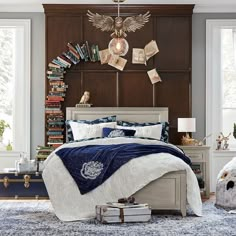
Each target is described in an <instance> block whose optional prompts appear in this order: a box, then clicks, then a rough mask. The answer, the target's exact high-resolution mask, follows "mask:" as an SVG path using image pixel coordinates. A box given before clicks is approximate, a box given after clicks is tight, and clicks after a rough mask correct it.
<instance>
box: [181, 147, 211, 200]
mask: <svg viewBox="0 0 236 236" xmlns="http://www.w3.org/2000/svg"><path fill="white" fill-rule="evenodd" d="M179 148H181V149H182V150H183V151H184V152H185V154H186V155H187V156H188V157H189V158H190V159H191V161H192V169H193V172H194V173H195V174H196V176H197V178H198V182H199V187H200V189H201V192H202V193H203V196H205V197H207V198H209V195H210V176H209V170H210V169H209V152H210V147H209V146H179Z"/></svg>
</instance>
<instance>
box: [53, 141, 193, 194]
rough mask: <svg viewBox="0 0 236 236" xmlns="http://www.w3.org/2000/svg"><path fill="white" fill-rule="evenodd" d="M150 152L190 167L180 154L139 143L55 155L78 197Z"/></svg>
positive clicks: (78, 148) (174, 149) (72, 149)
mask: <svg viewBox="0 0 236 236" xmlns="http://www.w3.org/2000/svg"><path fill="white" fill-rule="evenodd" d="M154 153H169V154H172V155H174V156H176V157H178V158H180V159H181V160H183V161H184V162H186V163H187V164H191V161H190V159H189V158H188V157H187V156H186V155H185V154H184V153H183V152H182V151H180V150H178V149H176V148H173V147H170V146H166V145H147V144H139V143H128V144H112V145H87V146H82V147H73V148H62V149H60V150H59V151H57V152H56V154H57V155H58V156H59V157H60V158H61V160H62V162H63V163H64V165H65V167H66V168H67V170H68V171H69V173H70V174H71V176H72V177H73V179H74V180H75V182H76V184H77V185H78V187H79V190H80V193H81V194H85V193H88V192H89V191H91V190H93V189H95V188H96V187H98V186H99V185H101V184H102V183H103V182H104V181H106V180H107V179H108V178H109V177H110V176H111V175H112V174H113V173H114V172H115V171H117V170H118V169H119V168H120V167H121V166H122V165H124V164H126V163H127V162H128V161H130V160H132V159H133V158H138V157H140V156H147V155H149V154H154ZM147 158H148V156H147ZM156 158H158V156H156Z"/></svg>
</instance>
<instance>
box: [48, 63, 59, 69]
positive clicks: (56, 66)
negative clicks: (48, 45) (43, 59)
mask: <svg viewBox="0 0 236 236" xmlns="http://www.w3.org/2000/svg"><path fill="white" fill-rule="evenodd" d="M48 67H49V68H57V69H60V68H61V66H59V65H57V64H54V63H51V62H50V63H49V64H48Z"/></svg>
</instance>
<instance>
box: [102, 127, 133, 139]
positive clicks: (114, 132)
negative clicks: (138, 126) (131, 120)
mask: <svg viewBox="0 0 236 236" xmlns="http://www.w3.org/2000/svg"><path fill="white" fill-rule="evenodd" d="M135 132H136V131H135V130H133V129H112V128H108V127H105V128H103V130H102V137H103V138H106V137H107V138H114V137H125V136H134V134H135Z"/></svg>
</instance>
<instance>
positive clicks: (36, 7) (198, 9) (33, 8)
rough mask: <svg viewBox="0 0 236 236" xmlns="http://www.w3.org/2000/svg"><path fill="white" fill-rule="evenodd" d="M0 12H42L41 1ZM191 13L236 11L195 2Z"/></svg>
mask: <svg viewBox="0 0 236 236" xmlns="http://www.w3.org/2000/svg"><path fill="white" fill-rule="evenodd" d="M0 12H44V9H43V5H42V4H41V3H39V4H38V3H35V4H0ZM193 13H236V4H230V5H229V4H227V5H226V4H225V5H221V4H214V5H210V4H196V5H195V7H194V9H193Z"/></svg>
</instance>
